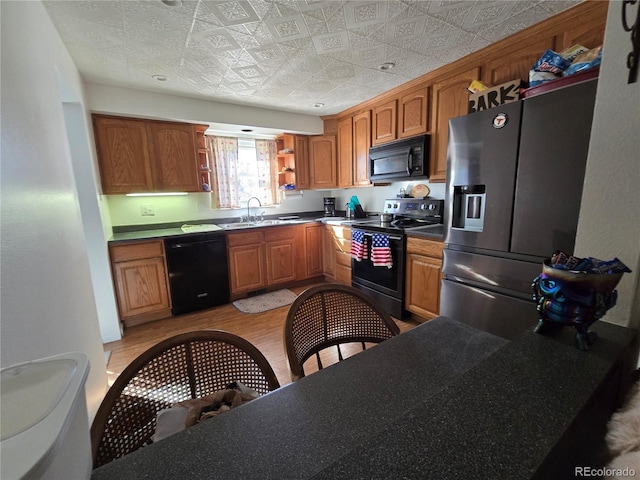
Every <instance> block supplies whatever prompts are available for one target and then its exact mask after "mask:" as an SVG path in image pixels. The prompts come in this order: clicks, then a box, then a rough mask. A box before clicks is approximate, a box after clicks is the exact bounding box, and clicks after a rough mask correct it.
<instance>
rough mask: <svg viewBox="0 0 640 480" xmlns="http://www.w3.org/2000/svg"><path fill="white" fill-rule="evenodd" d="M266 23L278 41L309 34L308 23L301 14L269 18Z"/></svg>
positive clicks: (294, 38)
mask: <svg viewBox="0 0 640 480" xmlns="http://www.w3.org/2000/svg"><path fill="white" fill-rule="evenodd" d="M264 23H265V25H266V26H267V28H268V29H269V31H270V32H271V35H273V38H274V40H275V41H276V42H282V41H290V40H296V39H299V38H304V37H308V36H309V31H308V29H307V25H306V24H305V23H304V19H303V18H302V15H301V14H298V15H292V16H288V17H280V18H269V19H266V20H265V21H264Z"/></svg>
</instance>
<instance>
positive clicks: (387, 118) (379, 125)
mask: <svg viewBox="0 0 640 480" xmlns="http://www.w3.org/2000/svg"><path fill="white" fill-rule="evenodd" d="M372 115H373V120H372V122H371V125H372V131H371V143H372V144H373V145H379V144H381V143H385V142H390V141H391V140H395V139H396V138H398V130H397V129H396V127H397V117H398V101H397V100H396V99H393V100H391V101H387V102H384V103H382V104H379V105H375V106H374V107H373V111H372Z"/></svg>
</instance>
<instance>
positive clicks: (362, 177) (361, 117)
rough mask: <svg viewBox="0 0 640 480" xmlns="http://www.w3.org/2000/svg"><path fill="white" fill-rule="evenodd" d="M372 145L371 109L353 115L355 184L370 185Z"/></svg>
mask: <svg viewBox="0 0 640 480" xmlns="http://www.w3.org/2000/svg"><path fill="white" fill-rule="evenodd" d="M370 146H371V111H369V110H367V111H366V112H362V113H360V114H358V115H355V116H354V117H353V157H354V158H353V185H354V186H368V185H371V182H370V181H369V147H370Z"/></svg>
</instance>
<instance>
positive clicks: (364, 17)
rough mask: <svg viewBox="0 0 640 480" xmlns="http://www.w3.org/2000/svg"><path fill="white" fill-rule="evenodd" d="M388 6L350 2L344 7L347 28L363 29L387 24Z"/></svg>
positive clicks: (377, 3)
mask: <svg viewBox="0 0 640 480" xmlns="http://www.w3.org/2000/svg"><path fill="white" fill-rule="evenodd" d="M387 5H388V4H387V2H348V3H347V4H345V6H344V18H345V21H346V28H348V29H355V28H363V27H366V26H369V25H373V24H380V23H383V22H385V21H386V18H387Z"/></svg>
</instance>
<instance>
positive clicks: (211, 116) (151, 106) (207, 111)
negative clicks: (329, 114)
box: [87, 83, 323, 135]
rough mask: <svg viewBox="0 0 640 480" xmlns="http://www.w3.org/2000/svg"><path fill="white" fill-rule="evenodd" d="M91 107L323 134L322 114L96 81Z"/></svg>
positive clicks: (89, 86)
mask: <svg viewBox="0 0 640 480" xmlns="http://www.w3.org/2000/svg"><path fill="white" fill-rule="evenodd" d="M87 99H88V102H89V103H88V105H89V109H90V110H91V111H92V112H96V113H107V114H108V113H113V114H118V115H125V116H132V117H142V118H155V119H160V120H174V121H182V122H190V123H206V124H208V123H219V124H229V125H244V126H249V127H264V128H268V129H270V130H273V133H274V134H278V133H282V132H290V133H302V134H310V135H312V134H321V133H322V131H323V123H322V120H321V119H320V117H316V116H312V115H303V114H300V113H290V112H289V113H287V112H279V111H276V110H268V109H265V108H256V107H249V106H243V105H233V104H230V103H223V102H214V101H208V100H199V99H194V98H186V97H180V96H176V95H166V94H162V93H154V92H144V91H141V90H132V89H129V88H119V87H113V86H107V85H99V84H95V83H88V84H87Z"/></svg>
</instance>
